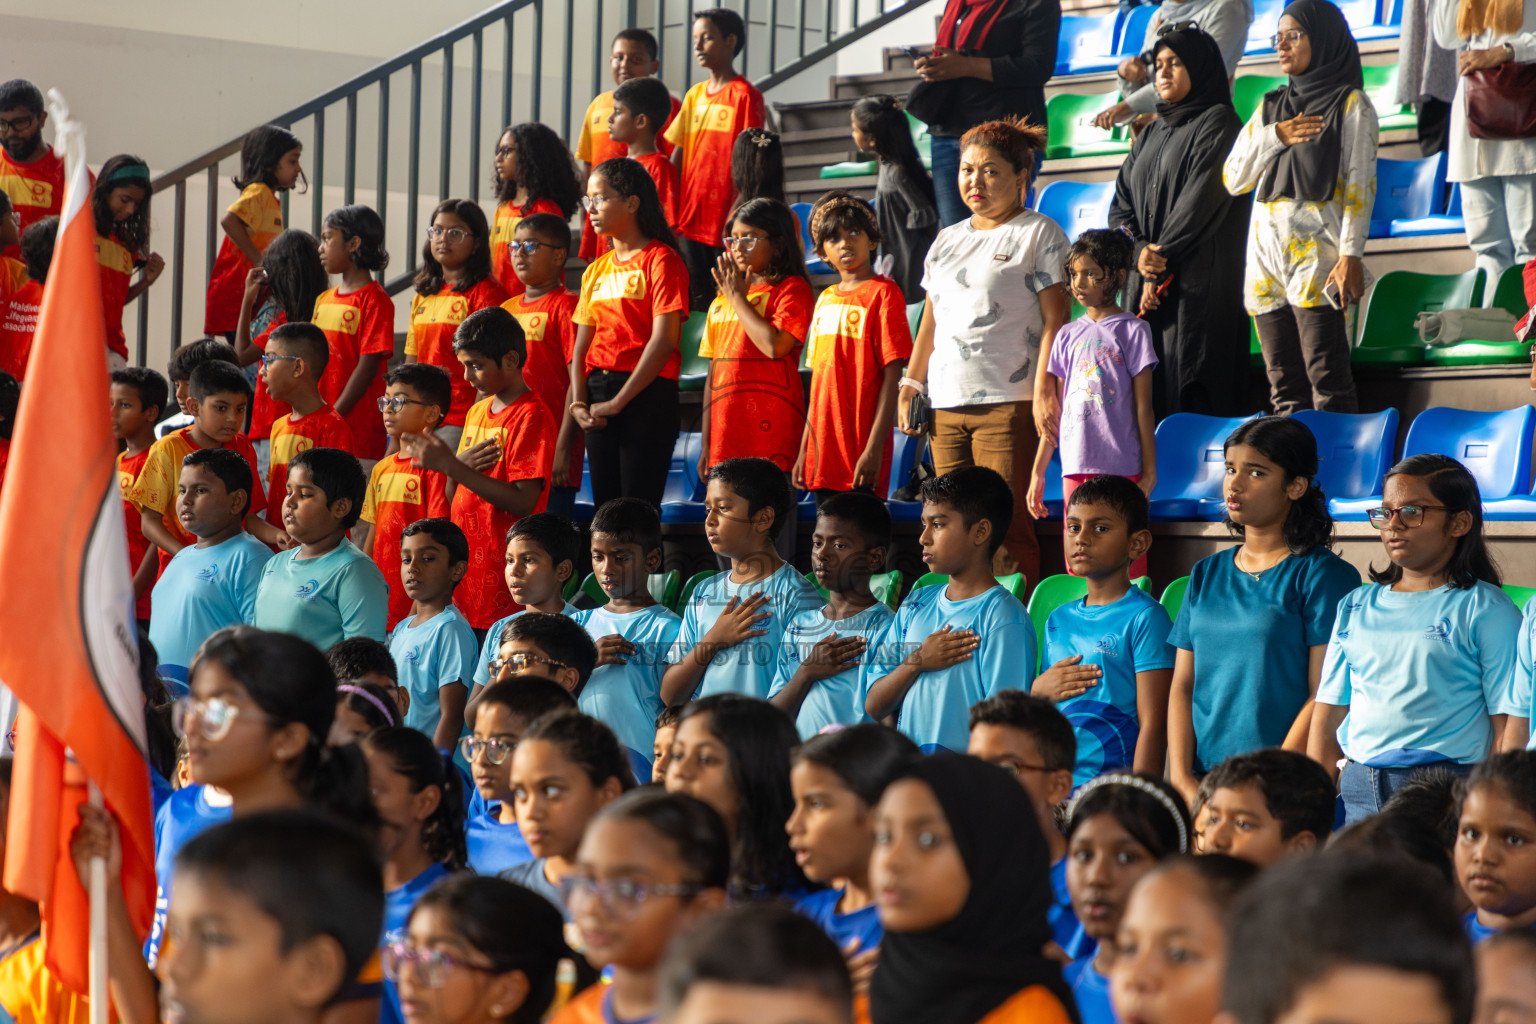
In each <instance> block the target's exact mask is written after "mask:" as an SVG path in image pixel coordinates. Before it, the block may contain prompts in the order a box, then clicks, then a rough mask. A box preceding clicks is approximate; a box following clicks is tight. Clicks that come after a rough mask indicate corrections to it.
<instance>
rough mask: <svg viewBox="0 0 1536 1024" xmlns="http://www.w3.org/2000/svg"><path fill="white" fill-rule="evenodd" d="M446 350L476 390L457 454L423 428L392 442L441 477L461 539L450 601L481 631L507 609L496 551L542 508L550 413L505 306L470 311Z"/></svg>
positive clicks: (551, 454)
mask: <svg viewBox="0 0 1536 1024" xmlns="http://www.w3.org/2000/svg"><path fill="white" fill-rule="evenodd" d="M453 352H454V355H455V356H456V357H457V358H458V361H459V363H460V365H461V366H462V367H463V368H464V376H465V377H466V378H468V380H469V382H470V383H471V384H473V385H474V387H475V390H476V392H477V393H478V394H479V395H480V396H481V397H480V401H478V402H476V403H475V404H474V406H473V407H472V408H471V409H470V410H469V414H468V415H467V416H466V417H465V421H464V436H463V438H462V439H461V440H460V442H459V449H458V457H455V455H454V452H453V451H452V450H451V449H450V448H449V447H448V446H447V445H446V444H444V443H443V441H442V439H441V438H438V437H434V436H432V435H428V434H402V435H401V436H400V448H401V450H402V451H404V452H405V453H406V454H407V455H409V456H410V457H411V458H412V459H414V460H415V461H416V462H418V463H419V464H420V465H421V466H422V467H423V468H425V469H428V470H431V471H433V472H437V473H442V474H443V475H444V476H446V477H448V480H449V483H448V492H449V500H450V501H451V503H452V511H451V518H452V519H453V521H454V523H455V524H457V526H458V527H459V529H461V530H463V531H464V536H465V537H467V538H468V539H469V572H468V573H467V574H465V576H464V579H463V581H462V582H461V583H460V584H459V588H458V590H456V591H454V603H455V604H456V605H458V607H459V610H460V611H461V612H463V613H464V617H465V618H466V619H468V620H469V624H470V625H471V626H472V627H474V628H475V629H478V630H482V631H483V630H486V629H488V628H490V626H491V624H492V623H493V622H495V621H496V620H497V619H500V618H504V617H506V616H507V615H510V614H512V612H513V611H514V610H515V606H514V605H513V603H512V595H511V593H509V592H508V590H507V586H506V583H505V582H503V575H504V565H505V563H504V561H503V558H502V552H504V551H505V546H504V545H505V544H506V536H507V530H509V529H510V528H511V526H512V524H513V523H515V522H517V521H518V520H519V519H521V518H522V517H523V516H526V515H530V514H532V513H534V512H542V511H544V505H545V502H546V501H547V500H548V497H549V481H550V476H551V473H552V471H553V468H554V460H555V420H554V417H552V416H551V415H550V414H549V410H548V409H546V408H545V407H544V403H543V402H542V401H540V400H539V396H538V395H536V394H534V392H533V390H532V389H531V388H529V387H528V384H527V382H526V381H524V380H523V364H524V363H525V362H527V359H528V344H527V340H526V339H525V338H524V336H523V328H522V326H521V325H520V324H519V323H518V322H517V318H516V317H514V316H513V315H512V314H511V313H508V312H507V311H506V310H505V309H500V308H496V309H482V310H477V311H476V312H474V313H472V314H470V316H469V317H468V318H467V319H466V320H465V321H464V322H463V323H462V324H461V325H460V326H459V330H458V333H457V334H455V336H454V339H453ZM487 441H489V442H491V443H492V446H493V447H494V449H495V450H496V451H497V453H498V454H497V457H496V460H495V462H494V463H492V464H491V465H490V466H489V467H488V468H487V469H486V471H485V472H483V473H482V472H481V471H479V470H478V469H475V468H473V467H472V466H470V464H469V462H467V461H466V460H465V456H466V454H467V453H469V452H470V450H471V449H473V448H475V447H476V446H477V445H480V444H482V443H483V442H487Z"/></svg>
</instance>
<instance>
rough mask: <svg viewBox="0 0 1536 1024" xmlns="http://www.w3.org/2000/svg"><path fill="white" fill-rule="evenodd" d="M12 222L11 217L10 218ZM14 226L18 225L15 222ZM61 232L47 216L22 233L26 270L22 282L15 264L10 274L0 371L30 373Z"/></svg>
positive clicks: (0, 328)
mask: <svg viewBox="0 0 1536 1024" xmlns="http://www.w3.org/2000/svg"><path fill="white" fill-rule="evenodd" d="M7 221H8V222H9V218H7ZM10 226H12V227H14V224H11V225H10ZM58 232H59V219H58V218H57V217H44V218H43V219H42V220H40V221H38V222H37V223H35V224H32V225H30V226H28V227H27V229H26V230H25V231H23V232H22V233H21V258H22V261H23V268H24V270H25V274H24V275H23V276H22V278H21V280H20V281H19V282H18V280H17V278H16V276H15V273H14V268H8V269H10V270H11V272H10V273H8V274H7V275H6V277H7V278H8V279H9V281H10V284H11V285H12V291H11V292H10V294H9V295H7V296H6V299H5V303H4V309H3V310H0V371H3V372H5V373H8V374H10V375H11V376H12V377H15V378H16V379H17V380H18V381H21V380H24V379H25V378H26V375H27V358H28V357H29V356H30V355H31V354H32V335H33V334H34V333H35V332H36V331H37V318H38V314H40V313H41V312H42V309H43V284H44V283H45V282H46V281H47V280H48V268H49V266H50V265H51V264H52V263H53V240H54V238H55V237H56V236H57V235H58Z"/></svg>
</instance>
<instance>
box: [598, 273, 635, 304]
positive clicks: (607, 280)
mask: <svg viewBox="0 0 1536 1024" xmlns="http://www.w3.org/2000/svg"><path fill="white" fill-rule="evenodd" d="M645 294H646V291H645V275H644V274H642V273H641V272H640V271H639V270H621V269H618V268H614V269H610V270H609V271H608V272H607V273H606V274H604V275H603V276H602V277H600V278H598V279H597V281H596V282H595V283H594V284H593V286H592V297H591V298H590V299H589V300H588V301H589V302H603V301H605V300H606V301H610V302H617V301H618V300H620V299H643V298H645Z"/></svg>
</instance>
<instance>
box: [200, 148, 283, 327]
mask: <svg viewBox="0 0 1536 1024" xmlns="http://www.w3.org/2000/svg"><path fill="white" fill-rule="evenodd" d="M303 152H304V144H303V143H301V142H300V141H299V138H298V136H297V135H294V134H293V133H292V132H290V131H289V130H288V129H286V128H279V127H278V126H277V125H275V124H264V125H262V126H261V127H259V128H252V129H251V130H250V132H249V133H247V134H246V136H245V141H244V142H243V143H241V146H240V173H239V174H238V175H237V176H236V177H235V178H234V179H233V180H234V183H235V188H238V189H240V198H239V199H236V200H235V201H234V202H233V203H231V204H230V206H229V209H228V210H227V211H225V213H224V219H223V220H221V221H220V222H219V224H220V225H221V226H222V227H223V228H224V236H225V237H224V243H223V244H222V245H221V246H219V256H218V259H216V260H215V261H214V263H213V277H212V279H211V280H209V282H208V306H207V313H206V315H205V317H204V320H203V333H205V334H214V335H218V334H222V335H225V336H226V337H227V336H228V335H231V334H233V333H234V331H235V323H236V321H237V320H238V319H239V317H240V296H241V293H242V290H243V289H244V288H245V278H246V275H247V274H249V273H250V272H251V269H252V268H253V267H255V266H256V265H257V264H259V263H260V262H261V254H262V253H264V252H266V251H267V246H268V245H270V244H271V243H272V239H274V238H276V237H277V236H278V234H279V233H281V232H282V230H283V206H282V204H281V203H280V202H278V199H277V193H279V192H286V191H287V190H288V189H291V188H293V186H294V184H295V183H296V182H297V181H299V180H300V179H301V178H303V177H304V170H303V168H302V167H300V166H299V157H300V156H301V155H302V154H303Z"/></svg>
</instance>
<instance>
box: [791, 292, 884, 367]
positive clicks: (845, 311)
mask: <svg viewBox="0 0 1536 1024" xmlns="http://www.w3.org/2000/svg"><path fill="white" fill-rule="evenodd" d="M866 319H868V318H867V317H865V316H864V307H863V306H860V305H857V304H855V303H852V302H839V301H837V300H836V299H832V300H824V301H822V302H820V303H818V304H817V306H816V313H815V315H814V316H812V317H811V329H810V330H809V331H808V332H806V342H805V364H806V365H807V366H810V367H812V368H815V367H817V366H819V365H821V363H822V362H824V361H826V360H827V359H829V358H830V357H831V352H832V346H831V344H830V342H831V341H832V339H834V338H836V337H837V336H838V335H842V336H843V337H845V338H851V339H853V340H855V341H862V340H863V339H864V322H865V320H866ZM824 340H825V341H826V342H827V344H823V341H824Z"/></svg>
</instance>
